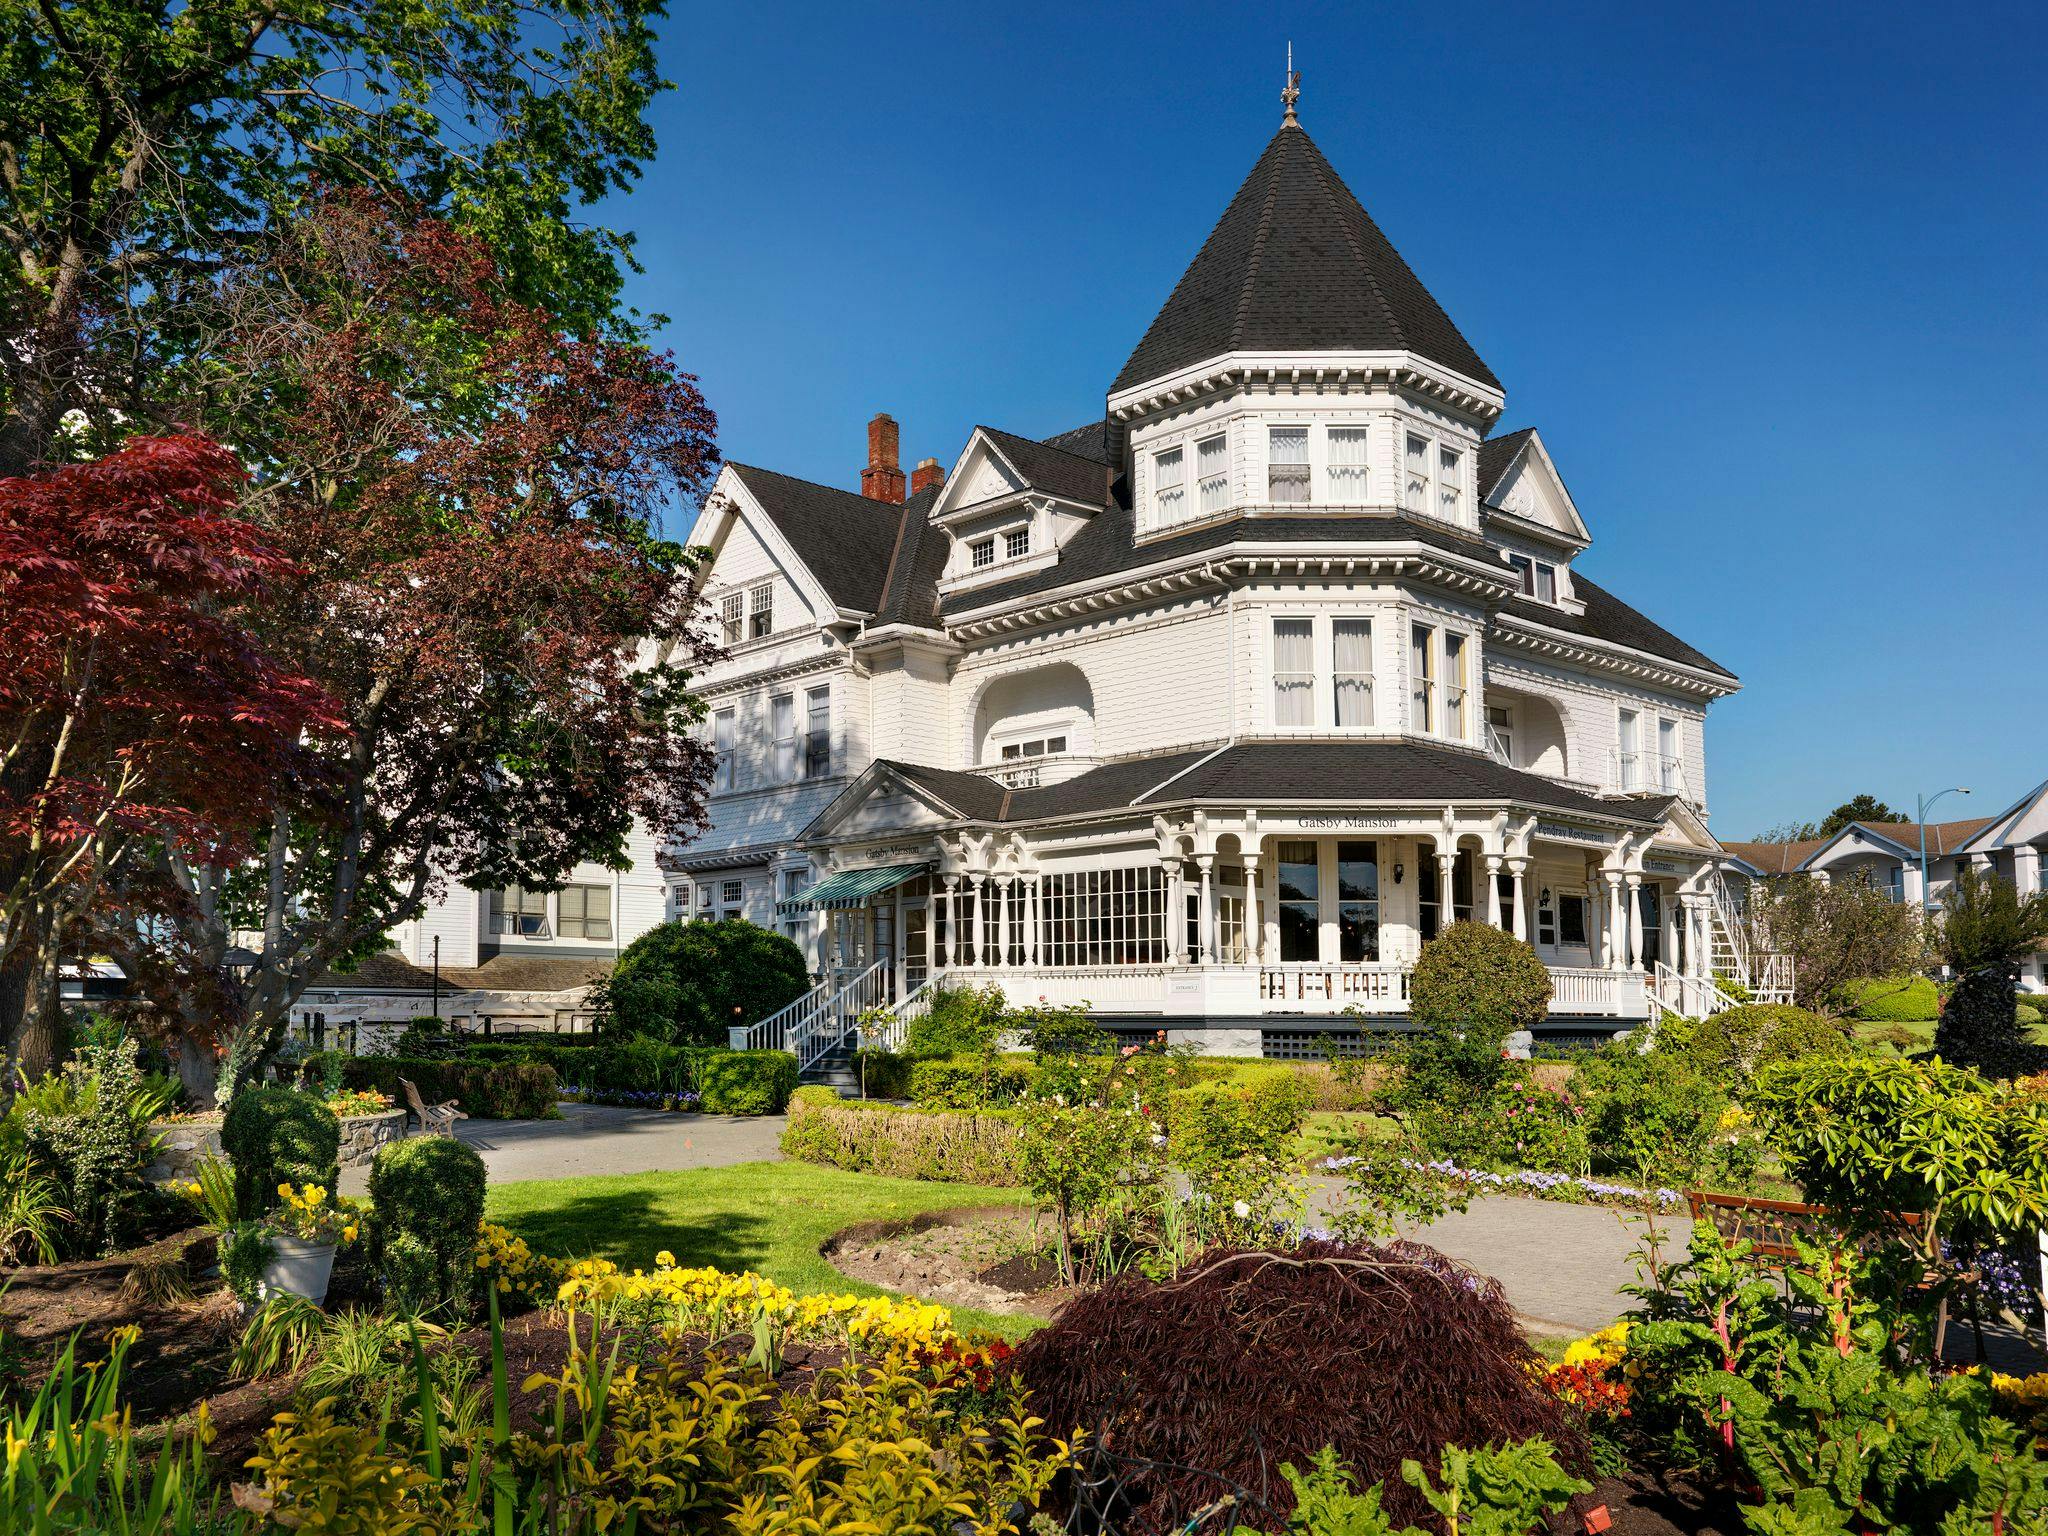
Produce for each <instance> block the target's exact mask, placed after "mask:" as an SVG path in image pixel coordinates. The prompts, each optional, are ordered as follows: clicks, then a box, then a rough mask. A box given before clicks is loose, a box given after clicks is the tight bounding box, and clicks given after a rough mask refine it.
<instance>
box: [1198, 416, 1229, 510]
mask: <svg viewBox="0 0 2048 1536" xmlns="http://www.w3.org/2000/svg"><path fill="white" fill-rule="evenodd" d="M1195 491H1196V493H1197V495H1198V496H1199V498H1200V506H1201V511H1202V512H1203V514H1204V515H1207V514H1208V513H1211V512H1221V511H1222V510H1223V509H1224V508H1225V507H1227V506H1228V505H1230V443H1229V439H1227V438H1226V437H1225V436H1224V435H1223V434H1222V433H1221V432H1219V433H1217V434H1216V435H1215V436H1214V437H1205V438H1203V439H1202V440H1201V441H1200V442H1199V443H1197V444H1195Z"/></svg>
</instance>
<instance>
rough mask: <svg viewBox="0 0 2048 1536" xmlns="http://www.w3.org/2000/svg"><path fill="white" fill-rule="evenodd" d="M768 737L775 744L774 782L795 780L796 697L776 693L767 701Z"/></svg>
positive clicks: (781, 782) (785, 782)
mask: <svg viewBox="0 0 2048 1536" xmlns="http://www.w3.org/2000/svg"><path fill="white" fill-rule="evenodd" d="M768 736H769V739H770V740H771V741H773V742H774V743H775V780H776V782H777V783H778V784H787V783H789V782H791V781H792V780H793V779H795V778H796V696H795V695H794V694H789V693H778V694H776V695H775V697H774V698H772V699H770V700H769V701H768Z"/></svg>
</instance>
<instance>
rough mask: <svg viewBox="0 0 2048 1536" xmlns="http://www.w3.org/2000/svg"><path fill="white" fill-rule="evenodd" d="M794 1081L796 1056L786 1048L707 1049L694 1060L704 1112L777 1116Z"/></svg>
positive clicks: (782, 1108) (794, 1086) (709, 1113)
mask: <svg viewBox="0 0 2048 1536" xmlns="http://www.w3.org/2000/svg"><path fill="white" fill-rule="evenodd" d="M796 1083H797V1069H796V1058H795V1057H794V1056H792V1055H790V1054H789V1052H787V1051H707V1052H706V1053H705V1054H704V1055H703V1056H701V1057H700V1058H698V1062H697V1092H698V1094H699V1096H700V1097H699V1107H700V1108H701V1109H702V1110H703V1111H704V1113H705V1114H707V1115H779V1114H781V1113H782V1111H783V1110H784V1108H786V1107H787V1106H788V1104H789V1096H790V1095H791V1094H792V1093H795V1092H796Z"/></svg>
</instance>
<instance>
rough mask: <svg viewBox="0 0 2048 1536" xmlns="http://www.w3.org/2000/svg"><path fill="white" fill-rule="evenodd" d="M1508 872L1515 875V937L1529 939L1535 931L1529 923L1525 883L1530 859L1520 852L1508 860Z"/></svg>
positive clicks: (1527, 895)
mask: <svg viewBox="0 0 2048 1536" xmlns="http://www.w3.org/2000/svg"><path fill="white" fill-rule="evenodd" d="M1508 873H1510V874H1511V875H1513V876H1514V877H1515V937H1516V938H1518V939H1522V940H1527V939H1528V937H1529V935H1530V933H1531V932H1532V931H1533V930H1532V928H1531V927H1530V923H1529V894H1528V889H1527V887H1526V886H1525V885H1524V884H1523V882H1524V881H1526V880H1527V879H1528V877H1529V861H1528V860H1527V859H1526V858H1523V857H1522V856H1520V855H1519V854H1517V855H1516V856H1514V857H1512V858H1510V859H1509V860H1508Z"/></svg>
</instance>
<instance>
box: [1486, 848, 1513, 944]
mask: <svg viewBox="0 0 2048 1536" xmlns="http://www.w3.org/2000/svg"><path fill="white" fill-rule="evenodd" d="M1486 921H1487V923H1488V925H1489V926H1491V927H1494V928H1498V927H1500V926H1501V920H1500V855H1499V854H1497V853H1489V854H1488V855H1487V856H1486ZM1508 931H1509V932H1511V933H1512V932H1513V931H1514V930H1513V929H1512V928H1510V929H1509V930H1508Z"/></svg>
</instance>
